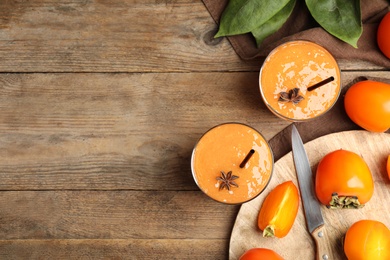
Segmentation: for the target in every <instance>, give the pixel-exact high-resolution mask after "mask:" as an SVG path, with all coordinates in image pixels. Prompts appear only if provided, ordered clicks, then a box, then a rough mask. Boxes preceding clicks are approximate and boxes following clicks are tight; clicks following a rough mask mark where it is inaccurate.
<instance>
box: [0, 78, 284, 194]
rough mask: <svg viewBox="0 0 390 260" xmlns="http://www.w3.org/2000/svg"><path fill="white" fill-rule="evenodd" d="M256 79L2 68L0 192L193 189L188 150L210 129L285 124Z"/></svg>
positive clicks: (266, 129)
mask: <svg viewBox="0 0 390 260" xmlns="http://www.w3.org/2000/svg"><path fill="white" fill-rule="evenodd" d="M257 77H258V76H257V73H199V74H191V73H173V74H160V73H158V74H55V75H53V74H2V75H0V94H1V95H0V109H1V111H2V112H1V113H0V140H2V143H1V145H2V149H0V156H1V158H2V160H1V161H0V178H1V180H2V181H1V183H0V189H1V190H23V189H27V190H32V189H33V190H37V189H38V190H39V189H44V190H48V189H158V190H164V189H167V190H172V189H178V188H179V189H181V190H194V189H197V188H196V186H195V183H194V182H193V180H192V176H191V172H190V156H191V152H192V148H193V146H194V145H195V143H196V141H197V139H198V138H199V137H200V136H201V135H202V134H203V133H204V132H205V131H206V130H207V129H208V128H210V127H212V126H214V125H216V124H219V123H223V122H227V121H240V122H246V123H248V124H251V125H253V126H254V127H257V128H259V130H261V131H263V134H264V135H265V136H266V137H267V138H269V137H271V136H272V135H274V134H275V133H277V132H278V131H279V130H281V129H282V128H284V127H285V126H286V125H287V124H288V122H284V121H282V120H278V119H277V118H275V117H274V115H273V114H271V113H270V112H269V111H268V110H267V109H266V107H265V105H264V104H263V103H262V101H261V99H260V95H259V93H258V87H257ZM184 86H185V87H184ZM259 117H261V120H259ZM156 179H158V180H159V181H158V182H156V181H155V180H156Z"/></svg>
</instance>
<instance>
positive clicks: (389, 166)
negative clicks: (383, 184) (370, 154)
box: [386, 155, 390, 180]
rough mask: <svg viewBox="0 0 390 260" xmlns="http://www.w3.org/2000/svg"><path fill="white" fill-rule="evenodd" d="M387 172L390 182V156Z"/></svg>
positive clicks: (388, 157) (389, 157)
mask: <svg viewBox="0 0 390 260" xmlns="http://www.w3.org/2000/svg"><path fill="white" fill-rule="evenodd" d="M386 171H387V176H388V177H389V180H390V155H389V156H387V163H386Z"/></svg>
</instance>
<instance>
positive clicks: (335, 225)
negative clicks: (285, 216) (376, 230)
mask: <svg viewBox="0 0 390 260" xmlns="http://www.w3.org/2000/svg"><path fill="white" fill-rule="evenodd" d="M305 148H306V152H307V155H308V157H309V161H310V163H311V167H312V171H313V172H314V173H315V170H316V167H317V164H318V162H319V161H320V159H321V158H322V157H323V156H325V155H326V154H327V153H329V152H331V151H334V150H337V149H345V150H349V151H353V152H355V153H357V154H359V155H361V156H362V157H363V159H364V160H365V161H366V163H367V164H368V166H369V168H370V170H371V173H372V175H373V178H374V181H375V190H374V195H373V197H372V198H371V200H370V201H369V202H368V203H367V204H366V205H365V207H363V208H362V209H340V210H331V209H327V208H326V207H325V206H322V207H321V209H322V215H323V217H324V221H325V226H326V229H327V232H328V234H329V236H331V243H332V248H333V250H334V251H335V252H336V255H338V256H339V258H338V259H346V258H345V256H344V255H343V251H342V248H341V244H340V241H341V238H342V236H343V235H344V234H345V232H346V231H347V229H348V227H349V226H350V225H351V224H353V223H354V222H356V221H358V220H361V219H373V220H378V221H381V222H382V223H384V224H385V225H386V226H387V227H389V228H390V180H389V179H388V177H387V172H386V162H387V157H388V155H390V135H389V134H385V133H371V132H367V131H347V132H340V133H335V134H330V135H327V136H323V137H320V138H318V139H315V140H313V141H311V142H308V143H306V144H305ZM288 180H292V181H293V182H294V183H295V185H297V187H298V183H297V179H296V174H295V168H294V165H293V159H292V154H291V152H290V153H288V154H287V155H285V156H284V157H283V158H281V159H280V160H278V161H277V162H276V163H275V169H274V172H273V176H272V179H271V181H270V183H269V185H268V187H267V188H266V190H265V191H264V192H263V193H262V194H260V196H258V197H257V198H256V199H254V200H252V201H250V202H247V203H245V204H243V205H242V206H241V208H240V211H239V213H238V215H237V219H236V222H235V224H234V227H233V230H232V234H231V238H230V250H229V259H231V260H237V259H239V257H240V256H241V255H242V254H243V253H244V252H245V251H246V250H248V249H250V248H254V247H264V248H269V249H272V250H274V251H276V252H278V253H279V254H280V255H281V256H282V257H283V258H284V259H286V260H290V259H315V244H314V242H313V240H312V238H311V236H310V234H309V232H308V231H307V228H306V222H305V217H304V215H303V208H302V203H301V202H300V206H299V211H298V215H297V217H296V219H295V222H294V225H293V227H292V229H291V230H290V232H289V233H288V235H287V236H285V237H283V238H263V236H262V232H261V230H259V228H258V227H257V216H258V213H259V210H260V207H261V205H262V202H263V200H264V198H265V197H266V196H267V195H268V193H269V192H270V191H271V190H272V189H273V188H274V187H275V186H276V185H278V184H280V183H282V182H284V181H288Z"/></svg>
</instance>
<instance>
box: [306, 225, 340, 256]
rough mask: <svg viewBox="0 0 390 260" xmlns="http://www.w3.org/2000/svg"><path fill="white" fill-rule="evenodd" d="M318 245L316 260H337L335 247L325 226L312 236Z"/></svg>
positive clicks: (315, 231)
mask: <svg viewBox="0 0 390 260" xmlns="http://www.w3.org/2000/svg"><path fill="white" fill-rule="evenodd" d="M311 235H312V236H313V238H314V241H315V243H316V260H335V259H337V258H336V255H335V252H333V250H332V249H333V248H334V247H333V245H332V243H331V242H330V240H329V235H328V234H327V233H326V229H325V226H320V227H318V228H317V229H315V230H314V231H313V233H312V234H311Z"/></svg>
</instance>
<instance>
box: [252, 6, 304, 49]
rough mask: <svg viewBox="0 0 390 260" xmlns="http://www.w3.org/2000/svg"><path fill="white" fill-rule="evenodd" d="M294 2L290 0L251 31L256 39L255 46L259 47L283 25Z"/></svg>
mask: <svg viewBox="0 0 390 260" xmlns="http://www.w3.org/2000/svg"><path fill="white" fill-rule="evenodd" d="M295 3H296V0H290V1H289V2H288V3H287V4H286V5H285V6H284V7H283V8H282V9H281V10H280V11H279V12H278V13H276V14H275V15H274V16H273V17H271V19H269V20H268V21H266V22H265V23H263V24H262V25H260V27H257V28H255V29H254V30H252V31H251V33H252V35H253V36H254V37H255V39H256V44H257V46H258V47H259V46H260V45H261V43H262V42H263V41H264V39H265V38H267V37H268V36H270V35H272V34H274V33H275V32H276V31H278V30H279V29H280V28H281V27H282V26H283V24H284V23H285V22H286V21H287V19H288V18H289V17H290V15H291V13H292V11H293V9H294V6H295Z"/></svg>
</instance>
